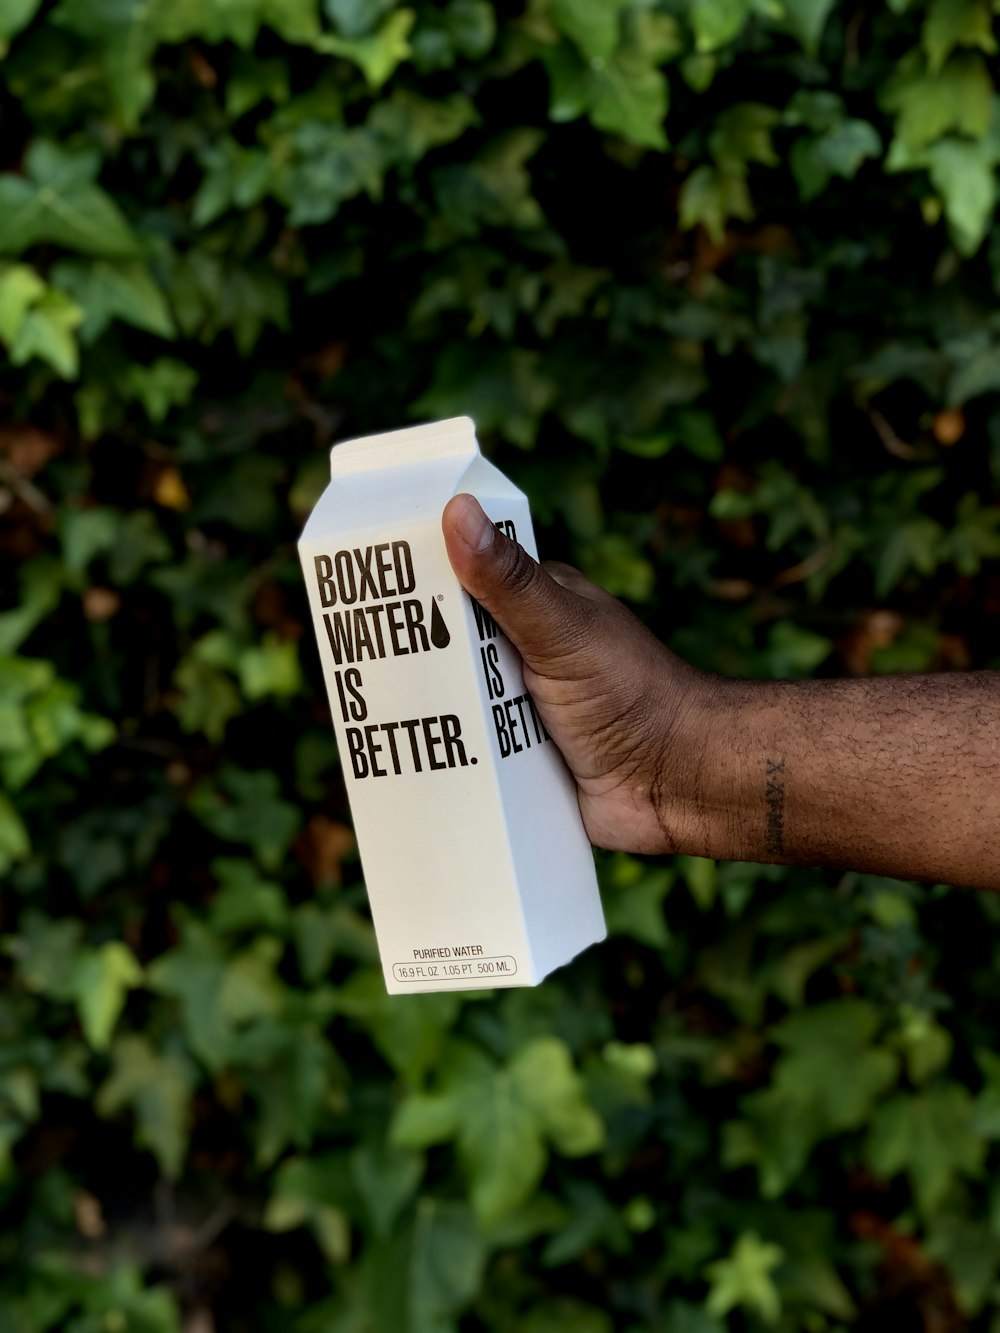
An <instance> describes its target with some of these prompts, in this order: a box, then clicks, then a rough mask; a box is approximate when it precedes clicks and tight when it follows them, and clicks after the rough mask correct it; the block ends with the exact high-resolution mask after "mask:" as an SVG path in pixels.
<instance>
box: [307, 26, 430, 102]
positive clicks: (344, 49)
mask: <svg viewBox="0 0 1000 1333" xmlns="http://www.w3.org/2000/svg"><path fill="white" fill-rule="evenodd" d="M415 18H416V14H415V12H414V11H413V10H412V9H396V10H394V11H393V12H392V13H391V14H390V15H389V17H388V18H387V19H386V20H385V21H384V23H383V24H382V25H381V27H380V28H379V29H378V31H377V32H374V33H372V34H371V35H369V36H364V37H334V36H332V35H331V34H326V33H325V34H324V35H323V36H321V37H318V38H317V39H316V41H315V43H314V45H315V47H316V50H317V51H321V52H323V54H325V55H335V56H343V57H344V59H345V60H350V61H352V62H353V63H354V64H355V65H357V66H359V67H360V69H361V70H362V71H363V73H364V76H365V78H366V79H367V81H368V86H369V88H371V89H372V90H373V91H374V90H377V89H379V88H381V87H382V85H383V84H384V83H385V82H386V81H387V80H388V79H389V78H391V76H392V75H393V74H394V73H395V71H396V70H397V69H398V67H399V66H400V65H401V64H402V63H403V61H404V60H407V59H409V56H410V43H409V35H410V30H411V28H412V27H413V21H414V19H415Z"/></svg>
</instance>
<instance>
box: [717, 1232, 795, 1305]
mask: <svg viewBox="0 0 1000 1333" xmlns="http://www.w3.org/2000/svg"><path fill="white" fill-rule="evenodd" d="M784 1257H785V1252H784V1250H783V1249H782V1248H781V1246H780V1245H772V1244H770V1243H769V1242H768V1241H764V1240H761V1238H760V1236H758V1235H757V1233H756V1232H755V1231H744V1232H743V1233H742V1234H741V1235H740V1236H739V1237H738V1239H737V1241H736V1244H735V1245H734V1246H733V1250H732V1253H731V1254H730V1255H729V1256H728V1258H725V1259H716V1260H715V1262H714V1263H711V1264H709V1265H708V1267H707V1268H706V1270H705V1275H706V1277H707V1278H708V1282H709V1293H708V1300H707V1301H706V1303H705V1308H706V1310H707V1311H708V1313H709V1314H713V1315H719V1316H723V1315H727V1314H729V1312H730V1311H731V1310H746V1311H747V1313H748V1314H751V1315H757V1316H758V1318H760V1319H762V1320H763V1321H764V1323H765V1324H776V1323H777V1322H778V1320H779V1319H780V1317H781V1297H780V1295H779V1294H778V1288H777V1287H776V1286H775V1285H774V1279H773V1278H772V1277H771V1273H772V1272H773V1271H774V1269H775V1268H777V1267H778V1265H779V1264H780V1263H781V1262H782V1260H783V1259H784Z"/></svg>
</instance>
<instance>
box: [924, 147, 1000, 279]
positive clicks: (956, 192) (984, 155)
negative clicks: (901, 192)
mask: <svg viewBox="0 0 1000 1333" xmlns="http://www.w3.org/2000/svg"><path fill="white" fill-rule="evenodd" d="M925 159H926V163H927V169H928V171H929V173H930V178H931V184H932V185H933V186H934V188H935V189H936V190H937V191H938V193H939V194H940V195H941V197H942V199H943V201H944V211H945V216H946V217H947V219H948V223H949V226H950V228H951V233H952V236H953V237H954V240H955V246H956V249H957V250H958V251H959V253H960V254H963V255H973V254H975V253H976V251H977V250H978V249H979V247H980V245H981V244H982V242H983V240H984V238H985V237H986V234H987V232H988V231H989V229H990V225H991V223H992V221H993V217H994V214H995V212H996V206H997V198H998V192H997V179H996V165H997V161H998V152H997V146H996V145H995V144H994V143H991V142H989V141H986V140H981V141H980V142H978V143H968V142H967V141H966V140H964V139H951V138H949V139H941V140H939V141H938V142H937V143H934V144H931V146H930V147H929V148H928V149H927V150H926V153H925Z"/></svg>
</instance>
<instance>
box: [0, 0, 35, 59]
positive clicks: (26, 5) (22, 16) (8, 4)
mask: <svg viewBox="0 0 1000 1333" xmlns="http://www.w3.org/2000/svg"><path fill="white" fill-rule="evenodd" d="M41 3H42V0H0V59H3V57H4V56H5V55H6V54H7V51H8V50H9V48H10V42H11V38H12V37H16V36H17V34H18V33H19V32H20V31H21V30H22V29H23V28H26V27H27V26H28V24H29V23H30V22H31V20H32V19H33V18H34V17H35V14H36V13H37V12H38V10H39V8H40V6H41Z"/></svg>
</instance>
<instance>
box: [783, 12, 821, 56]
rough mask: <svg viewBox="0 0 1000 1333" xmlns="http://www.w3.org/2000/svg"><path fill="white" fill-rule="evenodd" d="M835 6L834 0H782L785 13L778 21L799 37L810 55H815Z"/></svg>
mask: <svg viewBox="0 0 1000 1333" xmlns="http://www.w3.org/2000/svg"><path fill="white" fill-rule="evenodd" d="M833 6H834V0H782V9H783V10H784V14H783V15H782V18H781V19H779V20H778V22H779V23H780V25H781V27H783V28H787V29H788V30H789V31H790V32H791V33H792V34H793V36H795V37H797V38H798V40H799V42H800V43H801V45H802V48H803V50H804V51H805V52H806V53H807V54H808V55H810V56H815V55H816V54H817V52H818V50H819V39H820V37H822V35H823V29H824V28H825V27H826V21H827V19H828V18H829V17H830V12H831V10H832V9H833Z"/></svg>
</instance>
